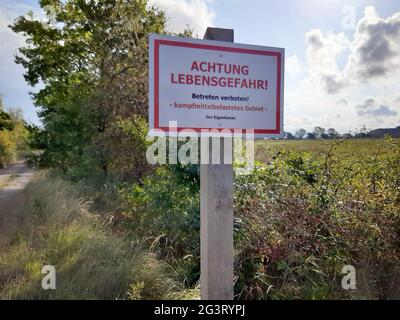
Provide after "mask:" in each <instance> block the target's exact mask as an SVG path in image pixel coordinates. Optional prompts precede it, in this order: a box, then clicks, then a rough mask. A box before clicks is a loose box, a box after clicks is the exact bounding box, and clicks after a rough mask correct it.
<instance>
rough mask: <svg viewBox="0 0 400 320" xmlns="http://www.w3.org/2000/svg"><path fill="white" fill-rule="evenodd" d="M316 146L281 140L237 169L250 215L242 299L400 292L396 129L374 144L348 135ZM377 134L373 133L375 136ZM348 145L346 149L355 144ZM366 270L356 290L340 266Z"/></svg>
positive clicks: (240, 210)
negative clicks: (348, 286) (267, 155)
mask: <svg viewBox="0 0 400 320" xmlns="http://www.w3.org/2000/svg"><path fill="white" fill-rule="evenodd" d="M345 143H347V142H343V141H342V142H336V143H333V144H329V146H328V148H326V149H325V150H324V148H323V147H322V146H321V143H319V144H320V147H322V148H321V152H317V153H304V152H302V153H298V152H295V151H288V150H286V151H284V150H281V151H280V152H279V154H278V156H275V157H274V160H273V161H271V162H270V163H269V164H268V165H261V164H259V165H258V167H257V168H256V170H255V172H254V173H253V174H252V175H249V176H241V177H237V179H236V194H235V207H236V209H235V215H236V216H237V217H240V218H241V219H242V224H241V225H240V228H241V230H240V232H239V233H238V235H239V237H237V239H236V250H237V252H238V254H237V256H236V260H235V269H236V274H237V276H238V280H237V282H236V286H235V290H236V293H237V295H238V297H239V298H243V299H288V298H289V299H296V298H297V299H346V298H355V299H357V298H358V299H364V298H369V299H376V298H378V299H390V298H393V297H398V296H399V294H400V292H399V290H398V288H397V287H396V286H393V285H392V284H393V283H396V282H397V281H399V279H400V272H399V271H400V270H399V268H398V265H399V263H400V255H399V251H398V241H399V240H400V239H399V236H398V235H399V233H398V231H399V230H400V229H399V227H400V210H399V209H400V208H399V203H400V202H399V198H398V196H399V190H400V189H399V188H398V185H399V179H398V177H399V174H400V166H399V161H400V153H399V151H400V146H399V144H398V142H396V141H394V140H391V139H387V140H386V141H381V142H373V143H377V144H378V143H379V144H380V145H379V144H378V145H377V148H376V149H375V150H374V151H373V152H371V150H369V153H368V154H361V153H359V151H356V148H355V146H357V143H358V142H357V141H356V142H351V143H352V147H353V148H352V149H353V157H350V154H346V157H342V154H343V151H344V150H346V149H345V148H344V147H343V144H345ZM370 143H371V142H370ZM346 152H347V151H346ZM347 264H351V265H354V266H355V267H356V270H357V290H356V291H354V292H353V293H351V292H349V291H345V290H343V289H342V288H341V279H342V277H343V275H342V274H341V269H342V267H343V266H344V265H347Z"/></svg>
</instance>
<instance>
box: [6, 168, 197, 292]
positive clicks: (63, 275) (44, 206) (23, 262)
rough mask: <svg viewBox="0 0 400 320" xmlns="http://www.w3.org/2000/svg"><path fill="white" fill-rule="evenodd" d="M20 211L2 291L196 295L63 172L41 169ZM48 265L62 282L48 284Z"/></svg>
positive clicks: (8, 243) (10, 239) (8, 244)
mask: <svg viewBox="0 0 400 320" xmlns="http://www.w3.org/2000/svg"><path fill="white" fill-rule="evenodd" d="M14 211H15V212H13V213H10V214H17V215H18V217H19V219H18V224H19V226H18V230H19V231H18V233H15V234H13V235H9V236H8V238H7V241H6V242H5V243H3V244H1V246H2V247H1V248H0V249H1V253H0V298H1V299H190V298H197V297H198V292H197V291H196V290H194V291H190V290H184V288H183V287H182V285H181V284H180V283H179V282H178V281H176V279H175V275H174V272H173V271H172V270H171V268H169V267H168V265H166V264H165V263H164V262H162V261H160V260H158V259H157V258H156V257H155V256H154V254H152V253H151V252H145V251H144V250H143V248H142V247H141V245H140V243H137V242H136V243H130V242H129V241H127V240H125V239H124V238H123V237H122V236H118V235H116V234H115V233H114V232H113V231H112V230H111V227H110V226H109V225H108V223H106V221H105V219H104V218H103V217H102V216H100V215H96V214H94V213H92V212H90V210H89V203H88V202H87V201H85V200H84V199H83V198H81V197H80V196H79V192H78V191H77V189H75V188H74V187H73V186H72V185H70V184H69V183H67V182H65V181H64V180H62V179H61V178H59V177H54V176H51V175H49V174H46V173H45V174H39V175H38V176H37V177H36V178H35V179H34V181H33V182H31V183H30V184H29V185H28V187H27V189H26V190H25V194H24V200H23V201H22V202H21V203H20V205H19V206H17V208H15V210H14ZM44 265H53V266H54V267H55V268H56V289H55V290H43V289H42V287H41V280H42V278H43V276H44V274H42V273H41V270H42V267H43V266H44Z"/></svg>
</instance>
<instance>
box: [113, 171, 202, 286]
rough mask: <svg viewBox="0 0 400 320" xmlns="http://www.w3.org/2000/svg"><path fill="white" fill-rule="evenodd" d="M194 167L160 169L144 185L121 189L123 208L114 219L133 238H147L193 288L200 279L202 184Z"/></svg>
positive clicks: (149, 243)
mask: <svg viewBox="0 0 400 320" xmlns="http://www.w3.org/2000/svg"><path fill="white" fill-rule="evenodd" d="M194 172H196V169H195V168H193V167H191V166H167V165H166V166H161V167H159V168H157V169H156V170H155V172H154V173H153V174H151V175H149V176H148V177H146V178H145V179H144V180H143V182H142V183H141V184H133V185H125V186H123V187H122V188H121V189H120V197H121V199H120V200H121V201H122V203H124V208H123V210H121V212H120V213H119V214H118V215H117V216H116V217H115V218H116V221H118V223H119V224H122V226H123V228H124V229H127V230H130V237H132V238H134V239H136V240H138V239H147V241H148V245H149V246H151V247H155V248H158V249H157V250H158V251H157V252H158V255H159V256H160V257H162V258H166V259H167V261H168V262H169V263H171V264H174V266H175V268H176V269H177V270H178V271H179V272H180V273H181V275H182V277H184V278H185V282H186V283H187V284H189V285H194V284H195V283H196V281H197V280H198V277H199V265H198V263H199V254H200V251H199V241H200V238H199V237H200V235H199V232H200V221H199V219H200V211H199V209H200V208H199V204H200V203H199V184H198V183H196V182H194V181H196V180H198V176H197V177H196V173H194Z"/></svg>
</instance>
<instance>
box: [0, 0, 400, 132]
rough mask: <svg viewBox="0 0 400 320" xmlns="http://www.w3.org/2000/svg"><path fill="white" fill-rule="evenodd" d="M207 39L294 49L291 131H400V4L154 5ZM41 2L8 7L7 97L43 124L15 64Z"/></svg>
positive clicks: (288, 110)
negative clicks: (15, 26)
mask: <svg viewBox="0 0 400 320" xmlns="http://www.w3.org/2000/svg"><path fill="white" fill-rule="evenodd" d="M149 3H150V4H151V5H155V6H157V7H159V8H161V9H163V10H164V11H165V12H166V14H167V16H168V22H167V24H168V29H169V30H170V31H176V32H178V31H181V30H183V29H184V28H185V27H186V26H190V28H191V29H193V30H194V33H195V35H197V36H198V37H199V38H202V37H203V34H204V32H205V30H206V28H207V26H212V27H220V28H231V29H234V32H235V42H238V43H246V44H254V45H265V46H271V47H282V48H285V50H286V70H285V118H284V125H285V130H286V131H291V132H295V131H296V130H297V129H299V128H305V129H307V130H311V129H312V128H313V127H315V126H322V127H325V128H330V127H334V128H336V129H338V130H340V131H341V132H348V131H352V132H355V131H356V130H358V129H360V128H362V127H363V126H366V127H367V128H368V129H375V128H381V127H396V126H400V90H399V89H400V1H398V0H369V1H365V0H324V1H321V0H280V1H272V0H247V1H244V0H149ZM28 10H32V11H33V12H34V13H35V15H36V16H38V17H40V16H42V15H43V14H42V12H41V11H40V9H39V7H38V4H37V1H36V0H0V94H1V95H2V97H3V101H4V104H5V105H6V106H8V107H19V108H22V109H23V111H24V115H25V118H26V119H27V120H28V121H31V122H34V123H39V119H38V117H37V115H36V111H37V110H36V109H37V108H35V107H34V106H33V103H32V100H31V98H30V96H29V92H30V91H35V90H36V89H35V88H30V87H28V86H27V85H26V84H25V81H24V79H23V69H22V67H21V66H19V65H15V64H14V63H13V56H14V54H15V53H16V52H17V49H18V47H20V46H23V45H24V41H25V40H24V38H23V37H22V36H19V35H15V34H13V33H12V32H11V31H10V30H9V29H8V28H7V25H8V24H10V23H11V22H12V21H13V19H15V17H17V16H18V15H20V14H24V13H26V12H27V11H28Z"/></svg>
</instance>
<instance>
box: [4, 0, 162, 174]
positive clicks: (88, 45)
mask: <svg viewBox="0 0 400 320" xmlns="http://www.w3.org/2000/svg"><path fill="white" fill-rule="evenodd" d="M40 5H41V7H42V8H44V7H45V6H52V7H53V8H54V12H55V13H56V14H55V21H56V23H55V24H52V25H49V26H47V27H45V26H43V25H42V23H39V22H38V21H31V20H29V19H27V18H26V17H22V16H21V17H19V18H18V20H17V21H16V22H15V23H14V24H13V25H12V26H11V28H12V30H13V31H14V32H17V33H23V34H24V35H26V37H27V40H28V42H29V46H25V47H23V48H20V49H19V52H20V54H19V55H18V56H17V57H16V62H17V63H19V64H21V65H22V66H23V67H24V68H25V79H26V81H27V82H28V83H29V84H30V85H31V86H35V85H36V84H38V83H39V82H42V83H43V84H44V88H43V89H41V90H40V91H39V92H38V93H37V94H35V95H34V101H35V105H36V106H38V107H40V108H41V111H40V113H39V115H40V117H41V119H42V122H43V125H44V127H43V130H44V133H43V134H41V138H42V139H45V141H42V142H44V143H45V145H46V147H45V150H44V153H43V157H42V162H43V163H46V164H48V165H50V166H59V167H61V168H62V169H63V170H64V172H66V173H70V174H71V175H72V176H74V177H76V178H80V177H83V176H86V175H90V174H92V173H101V172H102V173H103V174H105V175H107V174H109V173H110V172H112V171H114V172H117V173H118V175H120V176H121V178H122V179H126V178H127V176H128V175H132V172H135V171H136V172H138V171H140V170H141V166H144V161H145V160H144V159H145V157H144V151H143V145H142V141H140V142H138V140H135V141H136V142H138V143H132V139H142V140H143V139H144V138H143V134H137V135H136V136H135V134H134V133H133V132H132V130H130V128H131V127H132V126H133V127H140V125H136V124H138V123H143V122H144V121H145V120H146V117H147V103H148V102H147V91H148V90H147V86H148V80H147V79H148V78H147V73H148V70H147V63H148V61H147V60H148V48H147V47H148V43H147V41H148V40H147V39H148V34H149V33H150V32H156V33H163V32H164V25H165V16H164V14H163V13H162V12H161V11H158V10H157V9H155V8H154V7H148V6H147V1H144V0H103V1H80V0H67V1H62V2H61V1H59V0H47V1H41V2H40ZM140 128H141V127H140ZM121 159H123V160H121ZM140 159H142V160H140Z"/></svg>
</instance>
